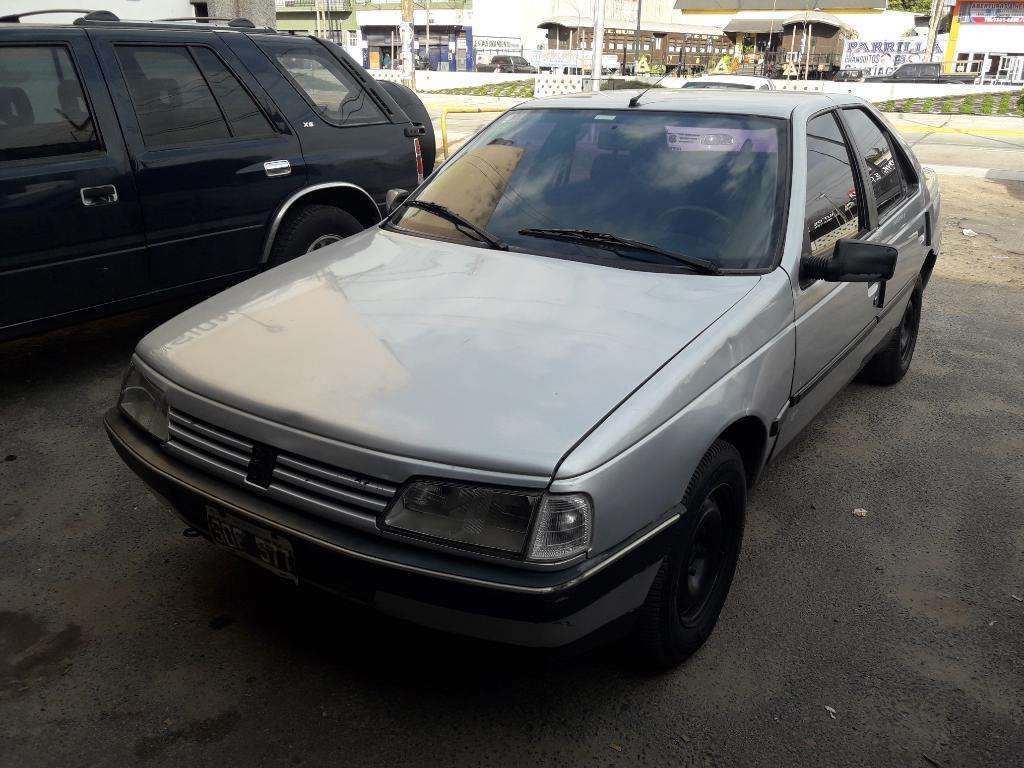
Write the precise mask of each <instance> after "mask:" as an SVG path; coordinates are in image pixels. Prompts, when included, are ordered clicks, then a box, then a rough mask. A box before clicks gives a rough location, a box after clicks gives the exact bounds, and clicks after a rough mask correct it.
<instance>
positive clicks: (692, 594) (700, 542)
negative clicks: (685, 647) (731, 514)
mask: <svg viewBox="0 0 1024 768" xmlns="http://www.w3.org/2000/svg"><path fill="white" fill-rule="evenodd" d="M720 488H721V486H720ZM718 490H719V489H718V488H716V489H715V491H713V492H712V493H710V494H708V497H707V498H706V499H704V503H703V504H701V506H700V509H699V510H698V511H697V515H698V520H697V524H696V526H695V528H694V531H693V541H692V543H691V545H690V548H689V553H688V556H687V562H686V563H684V564H683V568H682V571H681V573H680V576H679V595H678V599H677V610H678V612H679V619H680V621H682V622H683V623H684V624H690V623H693V621H694V619H696V617H697V616H699V615H700V613H701V612H702V611H703V610H704V607H705V606H706V605H707V604H708V601H709V600H710V598H711V595H712V594H713V593H714V591H715V587H716V586H717V585H718V583H719V581H720V580H721V578H722V574H723V572H724V571H725V565H726V561H727V559H728V557H727V549H728V540H729V531H728V525H727V523H726V517H725V514H724V513H723V510H722V505H721V503H720V502H719V500H718V499H717V498H716V496H718V495H719V494H718V493H717V491H718Z"/></svg>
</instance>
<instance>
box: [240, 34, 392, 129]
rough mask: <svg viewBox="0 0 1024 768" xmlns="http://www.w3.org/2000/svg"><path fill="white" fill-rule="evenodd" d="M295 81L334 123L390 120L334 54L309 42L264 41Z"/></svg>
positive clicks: (304, 93) (315, 108)
mask: <svg viewBox="0 0 1024 768" xmlns="http://www.w3.org/2000/svg"><path fill="white" fill-rule="evenodd" d="M260 45H261V46H262V47H263V48H265V49H266V50H267V52H268V53H270V55H271V56H272V57H273V58H274V60H275V61H276V62H277V63H278V65H280V67H281V68H282V69H283V70H284V71H285V72H286V73H287V74H288V76H289V78H290V79H291V81H292V84H293V85H294V86H295V87H296V88H297V89H298V91H299V93H301V94H302V95H303V96H305V98H306V101H308V102H309V103H310V105H311V106H312V107H313V109H314V110H316V112H317V114H319V115H320V117H321V118H322V119H323V120H325V121H327V122H328V123H332V124H334V125H368V124H372V123H383V122H387V121H386V120H385V118H384V114H383V113H382V112H381V111H380V109H379V108H378V107H377V105H376V104H374V103H373V100H372V99H370V98H369V97H368V96H367V95H366V92H365V91H364V90H363V88H362V87H361V86H360V85H359V83H358V82H356V80H355V78H354V77H352V75H351V74H350V73H349V72H348V71H347V70H346V69H345V68H344V67H343V66H342V65H341V63H340V62H339V61H338V60H337V59H335V58H334V57H333V56H331V54H330V52H329V51H326V50H321V49H320V48H319V47H318V46H316V45H315V44H313V45H310V43H309V41H307V40H302V41H300V42H295V41H288V40H287V39H282V40H261V41H260Z"/></svg>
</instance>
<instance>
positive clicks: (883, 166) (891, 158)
mask: <svg viewBox="0 0 1024 768" xmlns="http://www.w3.org/2000/svg"><path fill="white" fill-rule="evenodd" d="M843 117H844V118H845V119H846V124H847V125H848V126H849V128H850V133H851V134H852V138H853V142H854V144H856V145H857V147H858V148H859V150H860V154H861V156H862V157H863V158H864V162H865V163H866V164H867V166H868V177H869V179H870V180H871V189H872V190H873V191H874V193H875V207H876V208H877V209H878V216H879V218H884V217H885V215H886V214H888V212H889V211H891V210H892V209H893V208H895V207H896V206H898V205H899V204H900V202H901V201H902V200H903V199H904V198H906V196H907V185H906V181H905V179H904V178H903V173H902V171H901V169H900V164H899V162H898V161H897V159H896V155H895V154H894V153H893V149H892V145H891V139H890V138H889V137H888V136H887V135H886V134H885V133H884V132H883V131H882V129H881V128H879V126H878V124H877V123H875V121H874V120H872V119H871V117H870V116H869V115H868V113H867V112H865V111H864V110H863V109H847V110H844V111H843Z"/></svg>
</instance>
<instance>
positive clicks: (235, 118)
mask: <svg viewBox="0 0 1024 768" xmlns="http://www.w3.org/2000/svg"><path fill="white" fill-rule="evenodd" d="M117 58H118V61H119V62H120V63H121V69H122V71H123V72H124V77H125V82H126V83H127V84H128V91H129V93H131V97H132V104H133V105H134V107H135V114H136V116H137V117H138V119H139V128H140V130H141V131H142V139H143V141H144V142H145V143H146V146H147V147H173V146H182V145H187V144H193V143H195V142H198V141H209V140H211V139H226V138H230V137H232V136H233V137H235V138H252V137H255V136H267V135H270V134H272V133H273V128H271V126H270V123H269V122H268V121H267V118H266V117H265V116H264V115H263V113H262V112H261V111H260V109H259V107H257V106H256V103H255V102H254V101H253V99H252V97H251V96H250V95H249V93H248V92H247V91H246V90H245V89H244V88H243V87H242V84H241V83H240V82H238V79H237V78H235V76H234V75H233V74H231V72H230V71H229V70H228V69H227V67H226V66H225V65H224V63H223V62H222V61H221V60H220V59H219V58H218V57H217V55H216V54H215V53H214V52H213V51H211V50H209V49H208V48H202V47H199V46H196V47H186V46H184V45H119V46H117ZM200 68H201V71H200ZM211 87H212V88H213V90H212V91H211ZM214 93H216V98H214Z"/></svg>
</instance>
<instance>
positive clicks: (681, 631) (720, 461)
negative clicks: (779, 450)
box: [635, 440, 747, 669]
mask: <svg viewBox="0 0 1024 768" xmlns="http://www.w3.org/2000/svg"><path fill="white" fill-rule="evenodd" d="M746 505H747V482H746V473H745V471H744V468H743V459H742V457H741V456H740V454H739V451H737V450H736V448H735V447H734V446H733V445H732V444H731V443H727V442H725V441H724V440H716V441H715V443H714V444H713V445H712V446H711V448H710V449H709V450H708V452H707V453H706V454H704V458H702V459H701V461H700V464H698V465H697V469H696V471H695V472H694V473H693V477H692V479H691V480H690V484H689V486H688V487H687V489H686V495H685V496H684V497H683V501H682V505H681V506H682V507H683V509H684V510H685V512H684V514H683V516H682V518H681V519H680V521H679V522H678V523H676V525H675V533H674V538H673V542H672V545H671V549H670V551H669V553H668V557H666V558H665V560H664V562H662V564H661V568H660V569H659V570H658V574H657V576H656V577H655V579H654V584H652V585H651V590H650V592H649V593H648V594H647V599H646V600H645V601H644V604H643V605H642V606H641V607H640V609H639V613H638V616H637V624H636V633H635V640H636V641H635V646H636V647H637V650H638V651H639V652H640V654H641V655H640V658H639V659H638V661H639V662H640V663H641V665H642V666H644V667H648V668H655V669H664V668H666V667H672V666H675V665H676V664H679V663H680V662H682V661H683V660H685V659H686V658H687V657H688V656H690V655H691V654H693V653H694V652H695V651H696V650H697V649H698V648H700V647H701V646H702V645H703V644H704V642H705V641H706V640H707V639H708V637H709V636H710V635H711V630H713V629H714V628H715V623H716V622H717V621H718V614H719V613H720V612H721V610H722V606H723V605H724V604H725V598H726V596H727V595H728V594H729V587H730V586H731V584H732V578H733V574H735V572H736V562H737V560H738V559H739V554H740V546H741V544H742V542H743V524H744V519H745V513H746Z"/></svg>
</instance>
